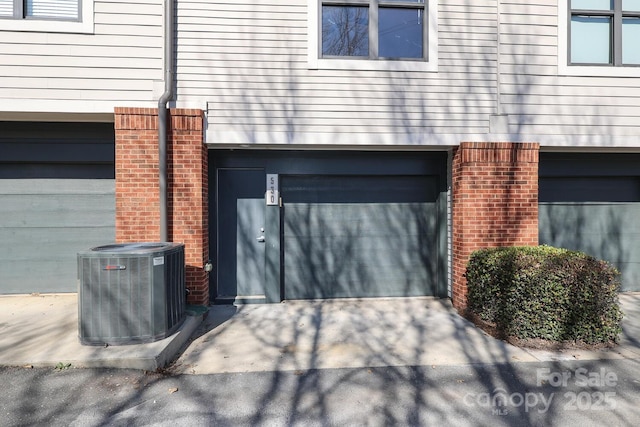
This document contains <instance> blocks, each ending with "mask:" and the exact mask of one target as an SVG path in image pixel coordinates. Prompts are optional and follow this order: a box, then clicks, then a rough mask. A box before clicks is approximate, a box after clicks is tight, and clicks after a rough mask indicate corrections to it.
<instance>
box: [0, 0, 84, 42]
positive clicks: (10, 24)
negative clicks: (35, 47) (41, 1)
mask: <svg viewBox="0 0 640 427" xmlns="http://www.w3.org/2000/svg"><path fill="white" fill-rule="evenodd" d="M93 3H94V0H82V5H81V11H82V21H81V22H75V21H64V20H61V19H51V20H44V19H42V20H40V19H0V31H31V32H43V33H81V34H93V32H94V29H93V25H94V20H93Z"/></svg>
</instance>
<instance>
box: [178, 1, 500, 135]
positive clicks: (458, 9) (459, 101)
mask: <svg viewBox="0 0 640 427" xmlns="http://www.w3.org/2000/svg"><path fill="white" fill-rule="evenodd" d="M495 11H496V2H495V1H486V0H472V1H469V0H454V1H442V0H441V1H440V2H439V11H438V13H439V17H440V19H439V27H438V28H439V37H438V42H439V55H438V59H439V65H440V66H439V70H438V72H437V73H427V72H391V71H386V72H380V71H377V72H376V71H353V70H350V71H344V70H342V71H334V70H310V69H309V68H308V61H307V39H308V37H309V34H308V16H307V0H294V1H288V2H279V1H275V0H257V1H254V2H251V3H247V2H244V1H240V0H225V1H220V2H218V1H208V0H206V1H205V0H185V1H181V2H179V3H178V14H177V22H178V27H179V29H180V32H179V35H178V47H177V65H178V69H177V78H178V84H177V86H178V87H177V89H178V106H200V107H204V106H206V109H207V113H208V121H209V123H208V132H209V140H210V141H215V142H216V143H221V144H228V143H234V144H238V143H254V142H255V143H259V142H268V143H300V144H304V143H314V142H315V143H319V142H317V141H330V142H331V143H342V142H344V143H345V144H361V143H367V140H366V137H367V135H370V136H371V135H378V134H384V135H405V137H403V138H395V139H394V137H389V138H382V139H381V138H377V137H372V139H371V141H370V143H372V144H375V143H378V142H379V141H389V140H391V141H393V142H392V143H411V141H416V140H419V143H422V144H430V139H429V138H428V136H429V135H435V134H452V133H457V134H462V133H464V134H482V133H486V132H487V131H488V125H489V115H490V114H491V113H493V112H494V111H495V97H496V93H497V92H496V85H495V82H496V59H497V43H496V39H497V36H496V18H497V15H496V13H495ZM314 135H317V139H314ZM328 135H334V137H333V138H331V137H328ZM350 135H351V136H350ZM407 135H418V136H419V137H417V138H415V139H413V138H410V137H409V138H407V137H406V136H407ZM432 143H433V144H437V143H438V142H437V141H436V139H435V138H434V139H433V142H432Z"/></svg>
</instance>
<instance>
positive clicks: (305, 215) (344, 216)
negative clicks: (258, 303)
mask: <svg viewBox="0 0 640 427" xmlns="http://www.w3.org/2000/svg"><path fill="white" fill-rule="evenodd" d="M281 195H282V200H283V242H282V244H283V264H284V296H285V298H286V299H322V298H349V297H404V296H421V295H436V294H437V293H438V292H437V283H438V277H437V275H438V227H439V225H438V224H439V220H438V217H439V214H438V211H439V210H438V204H437V199H438V178H437V177H435V176H283V177H282V183H281Z"/></svg>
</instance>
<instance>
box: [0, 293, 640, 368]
mask: <svg viewBox="0 0 640 427" xmlns="http://www.w3.org/2000/svg"><path fill="white" fill-rule="evenodd" d="M620 302H621V305H622V309H623V311H624V312H625V313H626V316H625V318H624V320H623V323H622V325H623V334H622V336H621V343H620V345H619V346H618V347H616V348H615V349H612V350H604V351H597V352H587V351H570V352H568V351H565V352H544V351H533V350H524V349H521V348H518V347H514V346H512V345H509V344H507V343H504V342H502V341H500V340H496V339H495V338H493V337H491V336H488V335H486V334H485V333H483V332H482V331H481V330H479V329H477V328H476V327H475V326H474V325H473V324H471V323H470V322H468V321H467V320H465V319H464V318H462V317H461V316H460V315H459V314H458V313H457V312H456V311H455V310H454V309H453V308H452V307H451V304H450V303H449V301H448V300H440V299H434V298H411V299H371V300H332V301H310V302H306V301H305V302H303V301H289V302H285V303H282V304H269V305H244V306H238V307H235V306H212V307H210V308H209V315H208V317H207V318H206V319H205V320H204V321H202V315H201V314H196V315H191V316H188V317H187V320H186V321H185V323H184V325H183V327H182V328H181V330H180V331H179V332H178V333H176V334H174V335H172V336H171V337H168V338H166V339H164V340H160V341H156V342H153V343H148V344H136V345H125V346H109V347H99V346H83V345H80V343H79V341H78V328H77V325H78V309H77V296H76V295H75V294H65V295H33V296H32V295H22V296H3V297H0V365H5V366H24V365H33V366H56V365H57V364H59V363H62V364H64V365H67V364H69V365H71V366H73V367H116V368H134V369H144V370H148V371H154V370H156V369H158V368H161V367H164V366H165V365H166V364H167V363H169V362H171V361H172V360H173V359H174V358H175V357H176V356H177V355H179V357H178V359H177V361H176V363H175V364H174V366H173V367H172V368H171V369H172V370H173V371H175V372H176V373H192V374H206V373H224V372H230V373H231V372H262V371H277V370H287V371H305V370H310V369H324V368H361V367H384V366H435V365H460V364H498V363H511V362H526V361H548V360H595V359H624V358H626V359H636V360H640V293H633V294H622V295H621V296H620Z"/></svg>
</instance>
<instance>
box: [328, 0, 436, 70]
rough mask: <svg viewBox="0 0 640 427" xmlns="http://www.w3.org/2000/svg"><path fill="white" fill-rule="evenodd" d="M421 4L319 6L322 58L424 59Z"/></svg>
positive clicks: (372, 1)
mask: <svg viewBox="0 0 640 427" xmlns="http://www.w3.org/2000/svg"><path fill="white" fill-rule="evenodd" d="M425 7H426V5H425V3H424V0H405V1H403V0H391V1H389V0H386V1H385V0H369V1H358V0H353V1H323V2H322V34H321V37H322V57H323V58H331V57H352V58H364V59H418V60H424V59H427V54H428V52H426V51H425V49H424V47H425V46H426V45H427V31H426V30H425V28H426V25H425V22H424V16H425Z"/></svg>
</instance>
